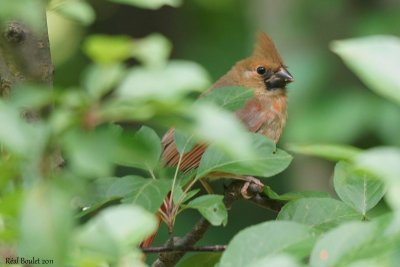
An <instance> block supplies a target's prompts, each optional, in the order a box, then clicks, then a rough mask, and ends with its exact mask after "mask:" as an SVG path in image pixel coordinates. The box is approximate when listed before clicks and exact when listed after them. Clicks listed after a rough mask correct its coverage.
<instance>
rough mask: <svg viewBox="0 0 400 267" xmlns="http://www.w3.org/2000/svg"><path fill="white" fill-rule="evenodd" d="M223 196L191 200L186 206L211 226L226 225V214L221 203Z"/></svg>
mask: <svg viewBox="0 0 400 267" xmlns="http://www.w3.org/2000/svg"><path fill="white" fill-rule="evenodd" d="M223 198H224V197H223V196H220V195H205V196H201V197H198V198H195V199H193V200H192V201H190V202H189V203H188V204H187V207H188V208H192V209H197V210H198V211H199V212H200V213H201V215H203V216H204V218H206V219H207V220H208V221H209V222H210V223H211V224H212V225H214V226H218V225H221V224H222V225H224V226H225V225H226V224H227V222H228V212H227V210H226V208H225V205H224V202H223Z"/></svg>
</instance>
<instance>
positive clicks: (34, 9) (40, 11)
mask: <svg viewBox="0 0 400 267" xmlns="http://www.w3.org/2000/svg"><path fill="white" fill-rule="evenodd" d="M0 6H1V8H0V20H1V21H16V20H18V21H21V22H22V23H23V24H25V25H27V26H28V25H29V27H31V28H32V29H33V30H34V31H37V32H40V33H41V34H43V32H42V31H43V29H45V28H46V23H45V22H46V20H45V19H43V18H45V15H46V14H45V11H46V2H45V1H31V0H18V1H9V0H0Z"/></svg>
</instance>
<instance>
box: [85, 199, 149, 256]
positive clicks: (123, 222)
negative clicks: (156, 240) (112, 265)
mask: <svg viewBox="0 0 400 267" xmlns="http://www.w3.org/2000/svg"><path fill="white" fill-rule="evenodd" d="M156 228H157V219H156V217H155V216H154V215H153V214H151V213H149V212H147V211H146V210H144V209H142V208H140V207H138V206H135V205H127V204H126V205H118V206H114V207H110V208H107V209H105V210H103V211H101V212H100V213H99V214H98V215H97V216H96V217H94V218H93V219H92V220H90V221H89V222H88V223H87V224H86V225H84V226H83V228H81V229H80V231H79V232H78V236H77V240H78V244H79V245H80V247H81V248H83V249H88V250H90V251H92V253H93V252H96V253H97V254H98V256H101V257H104V256H107V258H111V259H116V258H117V257H119V256H120V255H121V253H123V252H126V251H130V250H132V249H133V247H132V246H138V245H139V244H140V242H141V241H142V240H143V239H144V238H146V237H147V236H149V235H150V234H152V233H153V232H154V231H155V229H156Z"/></svg>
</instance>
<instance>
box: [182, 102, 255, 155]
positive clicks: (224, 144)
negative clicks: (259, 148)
mask: <svg viewBox="0 0 400 267" xmlns="http://www.w3.org/2000/svg"><path fill="white" fill-rule="evenodd" d="M188 113H189V115H190V117H191V118H192V119H193V121H194V125H193V126H192V127H191V129H190V130H191V132H193V134H194V135H195V138H197V139H199V140H203V141H205V142H206V143H208V144H213V146H216V147H218V149H217V150H218V151H220V152H222V153H226V154H227V155H229V156H230V157H232V158H234V159H241V160H243V159H248V158H252V156H253V155H254V147H253V146H252V139H251V135H249V133H248V131H247V130H246V129H245V128H244V126H243V124H242V123H241V122H240V121H239V120H238V119H237V118H236V117H235V116H234V114H232V113H231V112H228V111H226V110H223V109H221V108H220V107H217V106H215V105H214V104H212V103H203V102H198V103H196V104H195V105H193V106H192V108H191V109H190V110H188ZM210 129H212V130H210Z"/></svg>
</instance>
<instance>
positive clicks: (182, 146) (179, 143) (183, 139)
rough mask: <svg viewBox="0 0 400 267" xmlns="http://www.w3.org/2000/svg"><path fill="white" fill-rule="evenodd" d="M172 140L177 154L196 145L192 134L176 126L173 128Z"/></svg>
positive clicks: (187, 150)
mask: <svg viewBox="0 0 400 267" xmlns="http://www.w3.org/2000/svg"><path fill="white" fill-rule="evenodd" d="M174 141H175V145H176V149H177V150H178V152H179V154H183V153H187V152H190V151H191V150H192V149H193V147H194V146H195V145H196V141H195V140H194V138H193V135H188V134H186V133H185V132H183V131H181V130H179V129H176V128H175V129H174Z"/></svg>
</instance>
